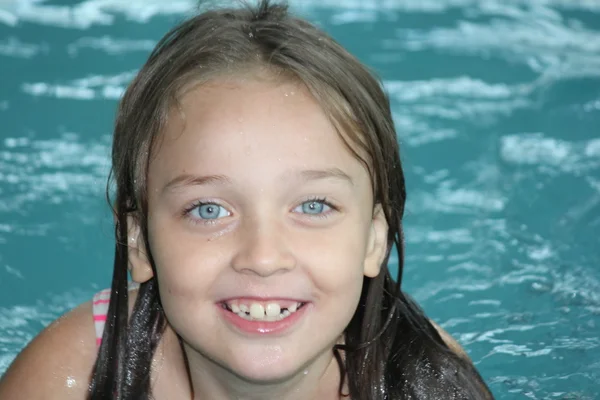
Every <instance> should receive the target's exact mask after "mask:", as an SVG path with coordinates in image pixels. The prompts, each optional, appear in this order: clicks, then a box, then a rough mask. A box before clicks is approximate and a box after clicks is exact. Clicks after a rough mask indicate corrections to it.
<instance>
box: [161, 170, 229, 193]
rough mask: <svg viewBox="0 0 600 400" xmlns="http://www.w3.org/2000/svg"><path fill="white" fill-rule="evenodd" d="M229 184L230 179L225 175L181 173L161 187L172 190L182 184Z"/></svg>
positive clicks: (182, 185)
mask: <svg viewBox="0 0 600 400" xmlns="http://www.w3.org/2000/svg"><path fill="white" fill-rule="evenodd" d="M228 183H229V184H230V183H231V179H229V178H228V177H227V176H225V175H203V176H198V175H192V174H181V175H178V176H177V177H175V178H173V179H171V180H170V181H169V183H167V184H166V185H165V187H164V188H163V192H166V191H170V190H174V189H177V188H180V187H184V186H201V185H208V184H220V185H223V184H228Z"/></svg>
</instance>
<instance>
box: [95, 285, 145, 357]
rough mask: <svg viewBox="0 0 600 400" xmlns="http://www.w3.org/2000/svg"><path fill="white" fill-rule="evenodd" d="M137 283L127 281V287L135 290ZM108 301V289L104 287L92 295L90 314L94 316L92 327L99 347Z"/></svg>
mask: <svg viewBox="0 0 600 400" xmlns="http://www.w3.org/2000/svg"><path fill="white" fill-rule="evenodd" d="M138 287H139V284H137V283H134V282H129V286H128V289H129V290H135V289H137V288H138ZM109 303H110V289H104V290H101V291H99V292H98V293H96V294H95V295H94V298H93V299H92V315H93V317H94V328H95V330H96V345H97V346H98V347H100V343H102V333H103V332H104V325H106V316H107V315H108V304H109Z"/></svg>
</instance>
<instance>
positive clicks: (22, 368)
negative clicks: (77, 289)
mask: <svg viewBox="0 0 600 400" xmlns="http://www.w3.org/2000/svg"><path fill="white" fill-rule="evenodd" d="M95 360H96V343H95V334H94V325H93V323H92V303H91V301H90V302H87V303H84V304H82V305H80V306H79V307H77V308H75V309H74V310H72V311H70V312H69V313H67V314H65V315H63V316H62V317H60V318H58V319H57V320H56V321H54V322H53V323H51V324H50V325H49V326H48V327H47V328H46V329H44V330H43V331H42V333H40V334H39V335H38V336H37V337H36V338H35V339H34V340H33V341H32V342H31V343H29V345H28V346H27V347H26V348H25V349H24V350H23V351H22V352H21V354H19V355H18V356H17V358H16V359H15V361H14V362H13V364H12V365H11V366H10V368H9V369H8V371H6V373H5V375H4V376H3V377H2V380H0V398H2V399H6V400H10V399H25V398H26V399H42V398H43V399H83V398H85V396H86V394H87V390H88V384H89V376H90V373H91V371H92V368H93V365H94V362H95ZM32 382H35V384H33V385H32V384H31V383H32Z"/></svg>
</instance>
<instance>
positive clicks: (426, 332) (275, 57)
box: [89, 0, 491, 400]
mask: <svg viewBox="0 0 600 400" xmlns="http://www.w3.org/2000/svg"><path fill="white" fill-rule="evenodd" d="M257 68H258V69H264V70H266V71H268V72H269V73H270V74H272V76H273V77H274V78H275V77H276V78H277V79H281V78H283V79H294V80H297V81H299V82H301V83H302V84H304V85H305V86H306V87H307V88H308V89H309V91H310V92H311V94H312V95H313V96H314V97H315V99H316V100H317V101H318V102H319V103H320V105H321V106H322V107H323V109H324V110H325V112H326V113H327V114H328V115H329V117H330V118H331V121H332V122H333V123H334V124H335V126H336V127H337V128H338V130H339V131H340V134H341V135H342V137H343V138H344V140H345V141H346V144H347V145H348V148H349V149H350V150H351V151H353V153H354V154H355V155H356V156H357V157H359V158H360V159H361V161H362V162H363V163H364V164H365V165H366V166H367V168H368V169H369V171H370V173H371V179H372V182H373V191H374V197H375V200H376V202H377V203H379V204H381V205H382V208H383V210H384V212H385V216H386V218H387V222H388V225H389V233H388V237H387V248H388V251H387V255H386V258H385V260H384V262H383V265H382V268H381V273H380V274H379V275H378V276H377V277H375V278H365V280H364V284H363V290H362V294H361V298H360V303H359V306H358V308H357V310H356V312H355V314H354V316H353V318H352V320H351V322H350V323H349V325H348V327H347V329H346V331H345V344H344V345H343V346H341V345H340V346H336V347H335V348H334V349H332V351H333V352H334V354H335V356H336V357H337V360H338V363H339V368H340V371H341V373H342V374H341V376H342V377H344V379H345V380H346V382H347V386H348V388H349V393H345V394H344V395H349V396H350V397H351V398H352V399H355V400H383V399H394V400H395V399H432V398H435V399H442V398H452V399H458V398H461V399H480V398H481V399H483V398H491V394H490V393H489V391H488V389H487V388H486V386H485V384H484V383H483V381H482V380H481V378H480V376H479V374H478V373H477V371H476V370H475V369H474V368H473V367H472V365H471V364H470V362H468V361H465V360H463V359H462V358H460V357H458V356H456V355H455V354H454V353H453V352H452V351H450V350H449V349H448V347H447V346H446V345H445V344H444V342H443V340H442V339H441V338H440V336H439V335H438V333H437V331H436V330H435V328H433V326H432V325H431V324H430V322H429V321H428V319H427V318H426V317H425V316H424V314H423V312H422V311H421V310H420V308H419V307H418V306H417V305H416V304H415V303H414V302H413V301H412V300H411V299H410V298H409V297H408V296H406V295H405V294H404V293H403V292H402V290H401V284H402V270H403V260H404V250H403V232H402V216H403V213H404V203H405V199H406V193H405V186H404V175H403V172H402V165H401V163H400V157H399V148H398V143H397V139H396V132H395V130H394V124H393V121H392V116H391V112H390V106H389V100H388V98H387V96H386V94H385V93H384V91H383V89H382V87H381V84H380V82H379V81H378V80H377V79H376V78H375V77H374V76H373V74H372V73H371V72H369V71H368V70H367V68H366V67H365V66H363V65H362V64H361V63H360V62H359V61H358V60H357V59H356V58H354V57H353V56H352V55H350V54H349V53H348V52H347V51H346V50H345V49H344V48H342V47H341V46H340V45H339V44H338V43H336V42H335V41H334V40H333V39H332V38H331V37H329V36H328V35H326V34H325V33H324V32H322V31H321V30H319V29H317V28H316V27H315V26H313V25H311V24H310V23H308V22H307V21H305V20H303V19H300V18H297V17H294V16H293V15H291V14H290V13H288V10H287V7H286V6H285V5H283V4H279V3H273V2H271V1H269V0H262V1H259V3H258V4H257V5H255V6H248V5H247V6H245V7H239V8H225V9H215V10H209V11H205V12H203V13H200V14H199V15H197V16H195V17H193V18H190V19H188V20H187V21H185V22H183V23H182V24H180V25H179V26H177V27H176V28H174V29H173V30H171V31H170V32H169V33H167V34H166V35H165V36H164V38H163V39H162V40H161V41H160V42H159V43H158V45H157V46H156V48H155V49H154V51H153V52H152V54H151V55H150V57H149V59H148V60H147V62H146V63H145V65H144V66H143V67H142V69H141V70H140V72H139V73H138V75H137V76H136V77H135V79H134V80H133V82H132V83H131V85H130V86H129V88H128V89H127V91H126V92H125V95H124V96H123V99H122V100H121V103H120V105H119V109H118V113H117V118H116V126H115V132H114V141H113V151H112V173H111V176H112V181H113V182H114V184H115V189H116V198H115V201H114V203H113V208H114V212H115V215H116V220H117V222H116V228H115V230H116V232H115V234H116V245H115V261H114V274H113V281H112V295H111V301H110V306H109V310H108V316H107V323H106V326H105V330H104V335H103V339H102V345H101V347H100V350H99V355H98V359H97V361H96V364H95V367H94V371H93V375H92V380H91V386H90V395H89V398H90V399H106V398H114V399H136V400H137V399H148V398H150V397H151V394H150V364H151V361H152V357H153V354H154V352H155V350H156V347H157V345H158V343H159V341H160V339H161V337H162V334H163V332H164V329H165V326H166V319H165V315H164V312H163V310H162V307H161V301H160V297H159V294H158V282H157V280H156V278H152V279H150V280H149V281H148V282H146V283H144V284H142V285H141V286H140V290H139V293H138V297H137V300H136V303H135V306H134V308H133V312H132V315H131V318H130V319H129V321H128V306H127V297H128V294H127V293H128V292H127V265H128V254H127V252H128V247H127V243H126V242H127V217H128V215H132V216H134V217H135V218H137V220H138V222H139V224H140V226H141V231H142V236H143V238H144V240H145V244H146V249H148V257H149V259H150V262H151V264H152V266H153V268H155V267H154V263H153V261H152V252H151V248H150V245H149V243H148V227H147V215H148V205H147V200H146V198H147V193H146V178H147V176H146V174H147V170H148V164H149V162H150V159H151V157H152V154H153V151H155V149H156V147H157V146H158V144H159V143H158V141H159V140H160V133H161V131H162V130H163V128H164V127H165V124H166V123H167V119H168V117H169V115H170V110H172V109H173V107H174V106H175V105H176V104H177V100H178V97H179V96H180V95H181V93H182V91H184V90H186V88H189V87H190V85H194V84H197V83H198V82H202V81H206V80H207V79H210V78H212V77H214V76H217V75H222V74H232V73H237V74H243V73H244V71H249V70H251V69H257ZM394 248H395V249H396V251H397V252H398V276H397V277H396V279H393V278H392V276H391V274H390V272H389V270H388V260H389V256H390V252H391V251H392V249H394ZM342 352H343V353H344V354H343V356H342V354H341V353H342ZM343 383H344V382H341V383H340V391H341V390H342V386H343Z"/></svg>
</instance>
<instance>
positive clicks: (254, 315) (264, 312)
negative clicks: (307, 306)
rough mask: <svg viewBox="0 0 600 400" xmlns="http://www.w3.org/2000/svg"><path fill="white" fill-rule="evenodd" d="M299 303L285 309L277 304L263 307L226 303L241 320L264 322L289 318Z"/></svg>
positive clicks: (259, 305)
mask: <svg viewBox="0 0 600 400" xmlns="http://www.w3.org/2000/svg"><path fill="white" fill-rule="evenodd" d="M299 305H300V303H297V302H296V303H292V304H291V305H290V306H288V307H287V308H284V309H283V311H282V307H281V306H280V304H279V303H276V302H270V303H267V304H265V305H263V304H260V303H254V302H253V303H250V305H247V304H238V303H227V306H228V307H229V308H230V309H231V311H233V312H234V313H236V314H238V315H239V316H240V317H242V318H246V319H255V320H264V321H277V320H280V319H283V318H285V317H289V316H290V315H291V314H292V313H294V312H296V310H298V306H299Z"/></svg>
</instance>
